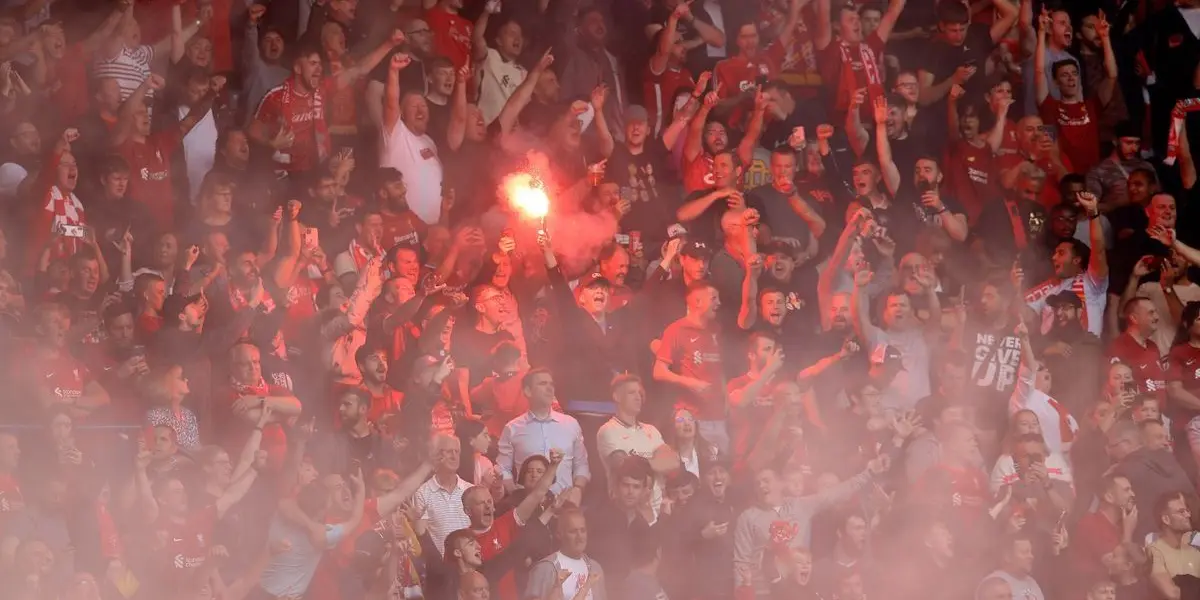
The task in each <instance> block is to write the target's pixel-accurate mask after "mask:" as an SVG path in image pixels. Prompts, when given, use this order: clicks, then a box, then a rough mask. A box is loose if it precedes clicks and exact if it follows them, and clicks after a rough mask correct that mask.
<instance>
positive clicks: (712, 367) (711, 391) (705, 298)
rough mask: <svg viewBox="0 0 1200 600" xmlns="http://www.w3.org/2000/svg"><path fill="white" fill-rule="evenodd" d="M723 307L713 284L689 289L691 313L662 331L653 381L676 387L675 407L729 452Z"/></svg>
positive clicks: (688, 297) (696, 283) (701, 283)
mask: <svg viewBox="0 0 1200 600" xmlns="http://www.w3.org/2000/svg"><path fill="white" fill-rule="evenodd" d="M719 308H721V300H720V298H719V296H718V293H717V288H715V287H713V285H712V284H711V283H709V282H707V281H698V282H695V283H693V284H692V285H690V286H688V293H687V315H685V316H684V317H683V318H682V319H679V320H678V321H675V322H674V323H672V324H670V325H668V326H667V328H666V330H664V331H663V334H662V343H660V344H659V346H658V351H657V352H656V353H655V357H654V358H655V363H654V380H655V381H660V382H663V383H667V384H670V385H671V387H672V389H673V390H674V391H675V406H676V408H686V409H688V410H689V411H691V413H692V414H694V415H696V418H697V424H698V425H699V430H700V433H701V435H703V436H704V439H706V440H708V441H709V442H711V443H712V444H715V445H716V446H717V447H718V448H719V449H720V451H721V452H722V453H724V452H725V451H727V450H728V448H729V435H728V433H726V429H725V374H724V372H723V371H722V369H721V345H720V343H719V341H718V339H719V338H718V333H719V329H718V325H717V323H716V319H717V310H718V309H719Z"/></svg>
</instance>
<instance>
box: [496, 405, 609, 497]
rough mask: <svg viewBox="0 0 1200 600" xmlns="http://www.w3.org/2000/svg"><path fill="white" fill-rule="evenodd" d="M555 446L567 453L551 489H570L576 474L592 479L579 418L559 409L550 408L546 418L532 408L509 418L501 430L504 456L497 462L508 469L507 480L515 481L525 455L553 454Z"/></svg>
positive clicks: (501, 450)
mask: <svg viewBox="0 0 1200 600" xmlns="http://www.w3.org/2000/svg"><path fill="white" fill-rule="evenodd" d="M551 449H555V450H561V451H562V453H563V461H562V463H561V464H559V465H558V472H557V478H556V479H555V480H554V485H552V486H550V491H551V492H554V493H555V494H561V493H562V492H563V491H565V490H568V489H570V488H571V486H573V485H575V478H576V477H586V478H588V479H591V477H592V474H591V471H589V470H588V456H587V448H585V447H584V446H583V430H582V429H580V427H579V421H576V420H575V418H574V417H572V416H570V415H565V414H563V413H560V412H557V411H550V415H549V416H548V417H547V418H545V419H539V418H537V417H535V416H534V414H533V411H529V412H526V413H525V414H523V415H521V416H519V417H517V418H515V419H513V420H512V421H509V422H508V425H505V426H504V431H503V432H502V433H501V434H500V456H499V458H498V460H497V461H496V464H497V465H498V466H499V467H500V470H501V471H502V472H503V473H504V480H505V481H513V480H514V477H515V474H516V473H517V472H519V471H520V470H521V463H523V462H525V459H527V458H529V457H530V456H533V455H535V454H540V455H542V456H545V457H546V458H549V457H550V450H551Z"/></svg>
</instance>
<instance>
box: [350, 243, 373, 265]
mask: <svg viewBox="0 0 1200 600" xmlns="http://www.w3.org/2000/svg"><path fill="white" fill-rule="evenodd" d="M350 258H353V259H354V270H355V271H358V272H359V273H362V271H363V269H365V268H367V262H368V261H370V260H371V259H372V258H375V253H374V252H372V251H370V250H368V249H367V247H366V246H363V245H362V244H360V243H358V240H350Z"/></svg>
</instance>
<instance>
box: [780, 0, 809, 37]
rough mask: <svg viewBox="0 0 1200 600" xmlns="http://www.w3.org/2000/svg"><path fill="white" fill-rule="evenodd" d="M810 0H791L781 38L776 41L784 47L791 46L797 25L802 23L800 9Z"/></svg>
mask: <svg viewBox="0 0 1200 600" xmlns="http://www.w3.org/2000/svg"><path fill="white" fill-rule="evenodd" d="M808 2H809V0H791V2H790V3H789V4H788V14H787V18H786V19H785V20H784V22H783V29H782V30H781V31H780V32H779V38H778V39H777V40H775V43H777V44H779V45H780V46H781V47H783V48H790V47H791V45H792V40H793V39H795V37H796V27H797V25H799V23H800V10H801V9H803V8H804V5H805V4H807V3H808Z"/></svg>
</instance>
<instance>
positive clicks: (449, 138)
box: [443, 65, 471, 206]
mask: <svg viewBox="0 0 1200 600" xmlns="http://www.w3.org/2000/svg"><path fill="white" fill-rule="evenodd" d="M470 76H471V67H470V66H468V65H463V66H461V67H459V68H458V70H457V71H455V72H454V93H453V94H451V96H450V123H449V124H448V125H447V126H446V145H447V146H448V147H449V148H450V149H451V150H458V149H459V148H461V147H462V144H463V140H465V139H466V137H467V119H468V118H469V117H468V111H467V80H468V79H469V78H470ZM443 206H444V205H443Z"/></svg>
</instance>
